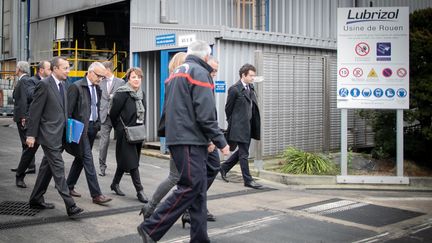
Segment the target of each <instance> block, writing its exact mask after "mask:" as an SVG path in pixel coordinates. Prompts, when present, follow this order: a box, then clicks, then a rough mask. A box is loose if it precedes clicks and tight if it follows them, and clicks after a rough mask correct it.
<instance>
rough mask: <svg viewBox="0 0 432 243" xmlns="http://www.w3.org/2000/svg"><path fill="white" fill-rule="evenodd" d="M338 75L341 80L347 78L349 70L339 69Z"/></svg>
mask: <svg viewBox="0 0 432 243" xmlns="http://www.w3.org/2000/svg"><path fill="white" fill-rule="evenodd" d="M339 75H340V76H341V77H343V78H346V77H348V75H349V70H348V68H341V69H339Z"/></svg>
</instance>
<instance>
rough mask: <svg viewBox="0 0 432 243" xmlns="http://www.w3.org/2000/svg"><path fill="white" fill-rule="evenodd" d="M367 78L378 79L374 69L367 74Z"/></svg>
mask: <svg viewBox="0 0 432 243" xmlns="http://www.w3.org/2000/svg"><path fill="white" fill-rule="evenodd" d="M368 78H378V75H377V73H376V72H375V69H373V68H372V69H371V70H370V72H369V74H368Z"/></svg>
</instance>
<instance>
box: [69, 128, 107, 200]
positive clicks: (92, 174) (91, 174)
mask: <svg viewBox="0 0 432 243" xmlns="http://www.w3.org/2000/svg"><path fill="white" fill-rule="evenodd" d="M96 134H97V130H96V128H95V126H94V123H93V122H90V123H89V127H88V130H87V134H83V137H82V141H81V143H82V145H81V146H82V148H83V157H82V158H78V157H75V159H74V161H73V163H72V166H71V169H70V171H69V175H68V177H67V181H66V182H67V184H68V187H69V189H74V187H75V184H76V183H77V181H78V178H79V176H80V175H81V171H82V169H83V168H84V172H85V176H86V180H87V185H88V188H89V191H90V196H91V197H92V198H94V197H97V196H99V195H102V192H101V189H100V187H99V182H98V179H97V175H96V169H95V166H94V163H93V154H92V148H93V143H94V140H95V138H96Z"/></svg>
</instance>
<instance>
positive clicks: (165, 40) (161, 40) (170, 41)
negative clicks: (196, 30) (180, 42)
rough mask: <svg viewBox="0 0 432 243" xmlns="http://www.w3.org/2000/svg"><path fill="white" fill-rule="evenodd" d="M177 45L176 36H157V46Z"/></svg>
mask: <svg viewBox="0 0 432 243" xmlns="http://www.w3.org/2000/svg"><path fill="white" fill-rule="evenodd" d="M175 43H176V35H175V34H166V35H157V36H156V46H164V45H175Z"/></svg>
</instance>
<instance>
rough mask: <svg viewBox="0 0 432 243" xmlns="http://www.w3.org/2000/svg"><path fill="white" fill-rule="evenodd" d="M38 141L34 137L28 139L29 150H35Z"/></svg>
mask: <svg viewBox="0 0 432 243" xmlns="http://www.w3.org/2000/svg"><path fill="white" fill-rule="evenodd" d="M35 141H36V139H35V138H34V137H27V139H26V144H27V146H28V147H29V148H33V146H34V144H35Z"/></svg>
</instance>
